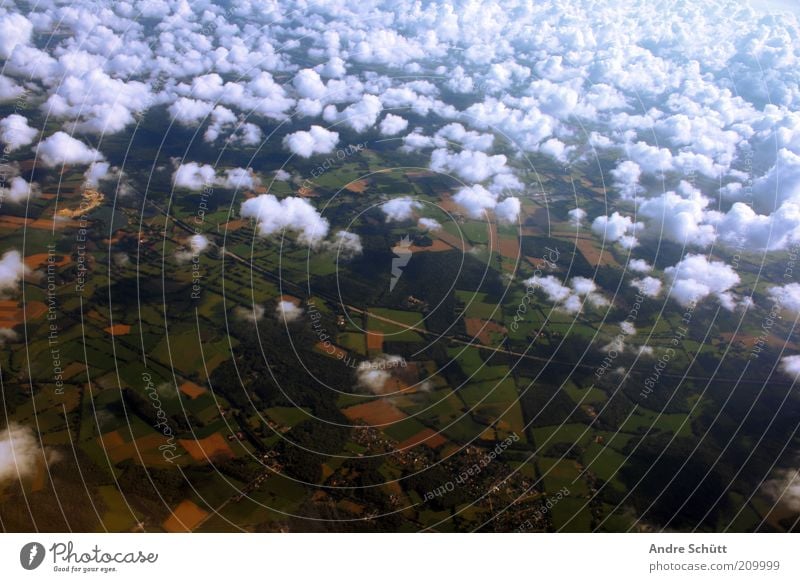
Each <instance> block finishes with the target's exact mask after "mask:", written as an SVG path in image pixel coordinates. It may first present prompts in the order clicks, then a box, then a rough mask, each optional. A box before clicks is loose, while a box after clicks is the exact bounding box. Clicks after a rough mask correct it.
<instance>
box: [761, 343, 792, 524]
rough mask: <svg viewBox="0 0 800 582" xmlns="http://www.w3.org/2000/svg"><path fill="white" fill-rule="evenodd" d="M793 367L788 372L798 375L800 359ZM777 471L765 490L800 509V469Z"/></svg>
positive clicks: (784, 502) (771, 495) (789, 506)
mask: <svg viewBox="0 0 800 582" xmlns="http://www.w3.org/2000/svg"><path fill="white" fill-rule="evenodd" d="M789 357H790V358H791V357H797V356H789ZM787 359H788V358H784V360H787ZM792 367H793V368H794V369H793V370H792V371H791V372H787V373H788V374H789V375H790V376H793V377H794V376H797V373H798V372H800V360H798V364H792ZM784 371H786V370H784ZM776 473H777V474H776V477H775V478H774V479H770V480H768V481H766V482H765V483H764V487H763V489H764V492H765V493H766V494H767V495H769V496H770V497H771V498H772V500H773V501H776V502H777V501H780V502H781V503H782V504H783V505H785V506H786V507H788V508H789V509H790V510H791V511H800V471H797V470H796V469H794V470H785V469H781V470H779V471H777V472H776Z"/></svg>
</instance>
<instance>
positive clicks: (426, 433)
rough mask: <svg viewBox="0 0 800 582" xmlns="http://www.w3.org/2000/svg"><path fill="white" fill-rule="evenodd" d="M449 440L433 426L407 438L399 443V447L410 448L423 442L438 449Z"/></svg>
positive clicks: (431, 447)
mask: <svg viewBox="0 0 800 582" xmlns="http://www.w3.org/2000/svg"><path fill="white" fill-rule="evenodd" d="M446 442H447V439H446V438H444V437H443V436H442V435H441V434H439V433H438V432H436V431H434V430H433V429H431V428H426V429H423V430H421V431H419V432H418V433H417V434H415V435H414V436H412V437H409V438H407V439H406V440H404V441H403V442H402V443H400V444H398V445H397V448H398V449H410V448H412V447H415V446H417V445H419V444H423V445H425V446H426V447H428V448H430V449H438V448H439V447H441V446H442V445H443V444H445V443H446Z"/></svg>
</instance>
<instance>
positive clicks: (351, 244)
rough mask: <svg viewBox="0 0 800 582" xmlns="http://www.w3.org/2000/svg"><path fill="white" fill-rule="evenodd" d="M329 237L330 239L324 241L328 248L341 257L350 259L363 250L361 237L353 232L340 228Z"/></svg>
mask: <svg viewBox="0 0 800 582" xmlns="http://www.w3.org/2000/svg"><path fill="white" fill-rule="evenodd" d="M331 238H332V240H330V241H328V242H327V243H326V244H327V247H328V249H331V250H333V251H336V253H338V254H339V256H340V257H341V258H343V259H352V258H353V257H355V256H357V255H360V254H361V253H363V252H364V245H363V243H362V242H361V237H360V236H358V235H357V234H356V233H354V232H348V231H346V230H340V231H338V232H336V234H334V235H333V237H331Z"/></svg>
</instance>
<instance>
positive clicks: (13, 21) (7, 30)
mask: <svg viewBox="0 0 800 582" xmlns="http://www.w3.org/2000/svg"><path fill="white" fill-rule="evenodd" d="M32 34H33V24H32V23H31V21H30V20H28V19H27V18H25V17H24V16H23V15H22V14H15V13H8V14H4V15H3V16H2V17H0V58H3V59H7V58H9V57H10V56H11V53H12V52H14V48H16V47H17V45H27V44H30V42H31V35H32Z"/></svg>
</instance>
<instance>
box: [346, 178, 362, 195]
mask: <svg viewBox="0 0 800 582" xmlns="http://www.w3.org/2000/svg"><path fill="white" fill-rule="evenodd" d="M345 189H346V190H350V192H355V193H356V194H361V193H362V192H363V191H364V190H366V189H367V181H366V180H356V181H355V182H351V183H350V184H348V185H347V186H345Z"/></svg>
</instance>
